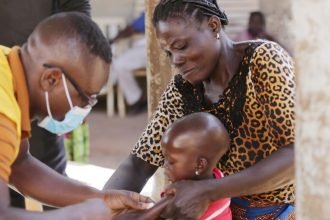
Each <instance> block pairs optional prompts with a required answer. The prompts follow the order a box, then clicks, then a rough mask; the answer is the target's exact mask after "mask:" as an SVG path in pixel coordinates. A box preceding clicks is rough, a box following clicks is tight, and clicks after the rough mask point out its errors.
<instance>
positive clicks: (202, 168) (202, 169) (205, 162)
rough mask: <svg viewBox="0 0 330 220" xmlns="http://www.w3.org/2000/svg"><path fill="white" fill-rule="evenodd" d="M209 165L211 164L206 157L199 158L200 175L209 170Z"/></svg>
mask: <svg viewBox="0 0 330 220" xmlns="http://www.w3.org/2000/svg"><path fill="white" fill-rule="evenodd" d="M208 165H209V162H208V160H207V159H206V158H205V157H200V158H198V161H197V170H198V172H199V173H203V172H205V170H207V168H208Z"/></svg>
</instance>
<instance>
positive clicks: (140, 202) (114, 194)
mask: <svg viewBox="0 0 330 220" xmlns="http://www.w3.org/2000/svg"><path fill="white" fill-rule="evenodd" d="M105 193H106V196H105V198H104V200H105V202H106V203H107V205H108V207H109V208H110V209H111V210H112V212H113V213H118V212H122V211H123V210H144V209H147V208H150V207H151V206H152V205H153V204H154V202H153V201H152V200H151V199H150V198H149V197H145V196H142V195H140V194H138V193H135V192H132V191H126V190H109V191H106V192H105Z"/></svg>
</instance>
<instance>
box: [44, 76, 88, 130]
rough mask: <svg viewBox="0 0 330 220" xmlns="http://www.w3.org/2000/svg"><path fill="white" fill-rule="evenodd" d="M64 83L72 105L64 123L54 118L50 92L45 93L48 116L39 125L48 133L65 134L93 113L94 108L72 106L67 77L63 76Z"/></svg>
mask: <svg viewBox="0 0 330 220" xmlns="http://www.w3.org/2000/svg"><path fill="white" fill-rule="evenodd" d="M62 79H63V80H62V81H63V85H64V91H65V95H66V98H67V100H68V102H69V105H70V108H71V109H70V111H68V112H67V113H66V114H65V117H64V119H63V120H62V121H57V120H56V119H54V118H53V117H52V113H51V111H50V105H49V98H48V92H47V91H46V92H45V98H46V106H47V112H48V116H47V117H45V118H44V119H43V120H42V121H41V122H40V123H38V125H39V126H40V127H42V128H44V129H46V130H47V131H49V132H51V133H54V134H58V135H61V134H65V133H68V132H70V131H72V130H73V129H75V128H76V127H78V126H79V125H80V124H81V123H82V122H83V120H84V118H85V117H86V116H87V115H88V113H89V112H90V111H91V109H92V107H91V106H87V107H84V108H81V107H78V106H74V107H73V105H72V101H71V98H70V95H69V90H68V87H67V84H66V80H65V76H64V75H63V74H62Z"/></svg>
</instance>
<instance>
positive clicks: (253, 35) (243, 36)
mask: <svg viewBox="0 0 330 220" xmlns="http://www.w3.org/2000/svg"><path fill="white" fill-rule="evenodd" d="M256 39H264V40H270V41H275V40H274V38H273V37H272V36H271V35H270V34H268V33H267V32H266V20H265V15H264V14H263V13H262V12H260V11H254V12H251V13H250V17H249V23H248V27H247V29H246V30H244V31H242V32H240V33H238V34H237V35H236V37H235V38H234V41H245V40H256Z"/></svg>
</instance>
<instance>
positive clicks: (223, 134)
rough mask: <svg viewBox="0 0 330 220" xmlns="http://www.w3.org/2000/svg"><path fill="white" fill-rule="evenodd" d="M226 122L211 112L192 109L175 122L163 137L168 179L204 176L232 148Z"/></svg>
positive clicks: (206, 176)
mask: <svg viewBox="0 0 330 220" xmlns="http://www.w3.org/2000/svg"><path fill="white" fill-rule="evenodd" d="M229 143H230V139H229V135H228V133H227V130H226V129H225V127H224V126H223V124H222V123H221V122H220V121H219V119H218V118H216V117H215V116H213V115H211V114H208V113H203V112H199V113H193V114H190V115H188V116H186V117H183V118H181V119H179V120H177V121H176V122H174V123H173V124H172V125H171V126H170V127H169V128H168V129H167V130H166V132H165V133H164V135H163V137H162V140H161V147H162V152H163V155H164V158H165V163H164V168H165V175H166V176H167V178H168V180H169V181H171V182H175V181H178V180H183V179H204V178H210V177H211V176H212V170H213V168H214V167H215V166H216V164H217V162H218V161H219V159H220V158H221V157H222V156H223V154H224V153H225V152H226V151H227V150H228V149H229Z"/></svg>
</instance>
